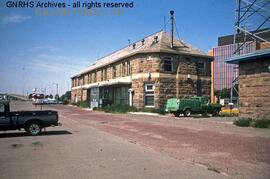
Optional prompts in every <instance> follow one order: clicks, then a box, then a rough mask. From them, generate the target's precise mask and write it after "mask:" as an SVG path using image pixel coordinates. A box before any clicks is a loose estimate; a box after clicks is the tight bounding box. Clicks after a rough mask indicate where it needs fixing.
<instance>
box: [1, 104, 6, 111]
mask: <svg viewBox="0 0 270 179" xmlns="http://www.w3.org/2000/svg"><path fill="white" fill-rule="evenodd" d="M4 112H5V105H4V104H0V113H4Z"/></svg>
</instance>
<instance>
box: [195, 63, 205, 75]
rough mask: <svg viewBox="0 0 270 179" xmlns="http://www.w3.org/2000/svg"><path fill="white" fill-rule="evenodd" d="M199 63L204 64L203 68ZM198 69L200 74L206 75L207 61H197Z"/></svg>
mask: <svg viewBox="0 0 270 179" xmlns="http://www.w3.org/2000/svg"><path fill="white" fill-rule="evenodd" d="M199 64H203V68H199ZM196 69H197V74H198V75H205V74H206V63H205V62H197V64H196Z"/></svg>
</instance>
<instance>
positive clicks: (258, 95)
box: [239, 59, 270, 119]
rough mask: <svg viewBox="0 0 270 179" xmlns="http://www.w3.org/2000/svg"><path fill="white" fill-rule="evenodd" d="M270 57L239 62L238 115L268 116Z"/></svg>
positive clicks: (254, 117) (247, 116) (269, 103)
mask: <svg viewBox="0 0 270 179" xmlns="http://www.w3.org/2000/svg"><path fill="white" fill-rule="evenodd" d="M269 66H270V59H258V60H254V61H247V62H242V63H240V64H239V67H240V76H239V84H240V86H239V100H240V117H245V118H253V119H258V118H263V117H270V70H269Z"/></svg>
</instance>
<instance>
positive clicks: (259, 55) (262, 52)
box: [226, 48, 270, 64]
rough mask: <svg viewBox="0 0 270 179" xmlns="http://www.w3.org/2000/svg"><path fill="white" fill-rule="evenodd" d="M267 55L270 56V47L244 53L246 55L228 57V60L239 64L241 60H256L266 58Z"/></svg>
mask: <svg viewBox="0 0 270 179" xmlns="http://www.w3.org/2000/svg"><path fill="white" fill-rule="evenodd" d="M265 57H270V48H268V49H263V50H257V51H255V52H252V53H248V54H244V55H239V56H233V57H232V58H230V59H228V60H227V61H226V62H227V63H230V64H238V63H240V62H245V61H250V60H256V59H259V58H265Z"/></svg>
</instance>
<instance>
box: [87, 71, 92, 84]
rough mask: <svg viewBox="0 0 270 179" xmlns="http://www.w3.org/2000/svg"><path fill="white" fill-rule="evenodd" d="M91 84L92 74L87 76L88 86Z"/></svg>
mask: <svg viewBox="0 0 270 179" xmlns="http://www.w3.org/2000/svg"><path fill="white" fill-rule="evenodd" d="M90 83H92V74H90V73H89V74H88V84H90Z"/></svg>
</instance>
